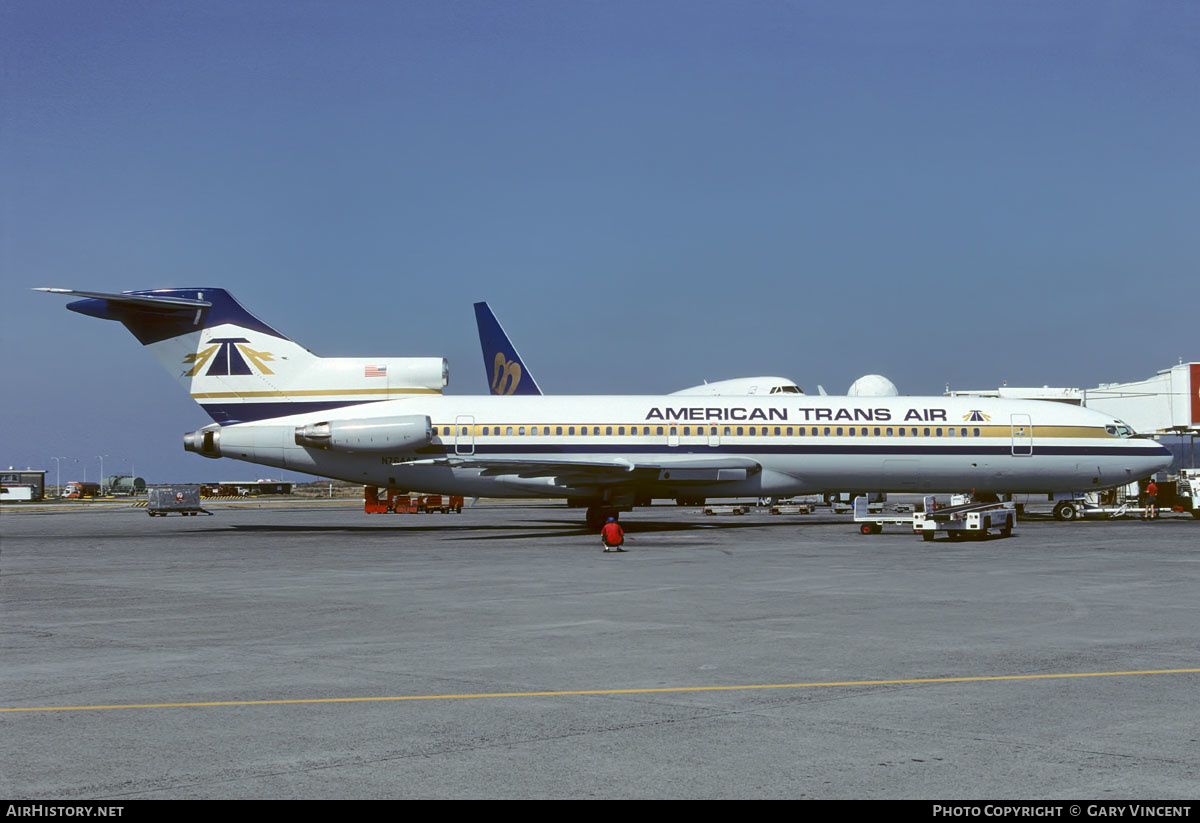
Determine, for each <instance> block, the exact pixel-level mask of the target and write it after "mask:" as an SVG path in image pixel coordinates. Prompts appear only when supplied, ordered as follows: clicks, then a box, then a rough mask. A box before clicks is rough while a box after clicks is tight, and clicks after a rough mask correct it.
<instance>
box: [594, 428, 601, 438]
mask: <svg viewBox="0 0 1200 823" xmlns="http://www.w3.org/2000/svg"><path fill="white" fill-rule="evenodd" d="M592 434H594V435H596V436H597V437H599V436H600V427H599V426H592Z"/></svg>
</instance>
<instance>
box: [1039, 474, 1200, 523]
mask: <svg viewBox="0 0 1200 823" xmlns="http://www.w3.org/2000/svg"><path fill="white" fill-rule="evenodd" d="M1157 485H1158V502H1157V504H1156V506H1155V508H1157V510H1158V514H1159V515H1162V514H1163V513H1165V512H1172V511H1173V512H1181V513H1190V514H1191V515H1192V517H1194V518H1197V519H1200V469H1180V470H1179V473H1178V474H1177V475H1175V476H1174V479H1167V480H1163V481H1161V482H1158V483H1157ZM1145 503H1146V498H1145V488H1144V487H1143V485H1142V484H1140V483H1130V484H1129V485H1127V486H1121V487H1119V488H1116V489H1109V490H1107V491H1103V492H1086V493H1082V494H1076V495H1073V496H1071V497H1069V498H1067V499H1063V500H1059V501H1058V502H1057V503H1056V504H1055V505H1054V519H1055V520H1061V521H1071V520H1078V519H1080V518H1084V517H1104V518H1107V519H1109V520H1116V519H1117V518H1119V517H1145V516H1146V514H1147V506H1146V505H1145Z"/></svg>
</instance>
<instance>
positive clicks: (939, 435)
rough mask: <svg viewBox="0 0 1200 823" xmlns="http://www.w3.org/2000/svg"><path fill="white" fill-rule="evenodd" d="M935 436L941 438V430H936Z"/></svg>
mask: <svg viewBox="0 0 1200 823" xmlns="http://www.w3.org/2000/svg"><path fill="white" fill-rule="evenodd" d="M937 436H938V437H941V436H942V430H941V429H938V430H937Z"/></svg>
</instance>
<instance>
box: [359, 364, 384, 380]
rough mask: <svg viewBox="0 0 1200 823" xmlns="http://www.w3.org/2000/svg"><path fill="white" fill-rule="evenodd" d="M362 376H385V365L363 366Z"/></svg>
mask: <svg viewBox="0 0 1200 823" xmlns="http://www.w3.org/2000/svg"><path fill="white" fill-rule="evenodd" d="M363 377H387V366H363Z"/></svg>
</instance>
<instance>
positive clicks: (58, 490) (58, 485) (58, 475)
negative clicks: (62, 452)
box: [50, 457, 67, 497]
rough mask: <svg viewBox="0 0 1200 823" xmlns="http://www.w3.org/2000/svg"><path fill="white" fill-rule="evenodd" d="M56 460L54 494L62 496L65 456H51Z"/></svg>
mask: <svg viewBox="0 0 1200 823" xmlns="http://www.w3.org/2000/svg"><path fill="white" fill-rule="evenodd" d="M50 459H51V460H53V461H54V496H55V497H62V462H63V461H64V460H66V459H67V458H65V457H51V458H50Z"/></svg>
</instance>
